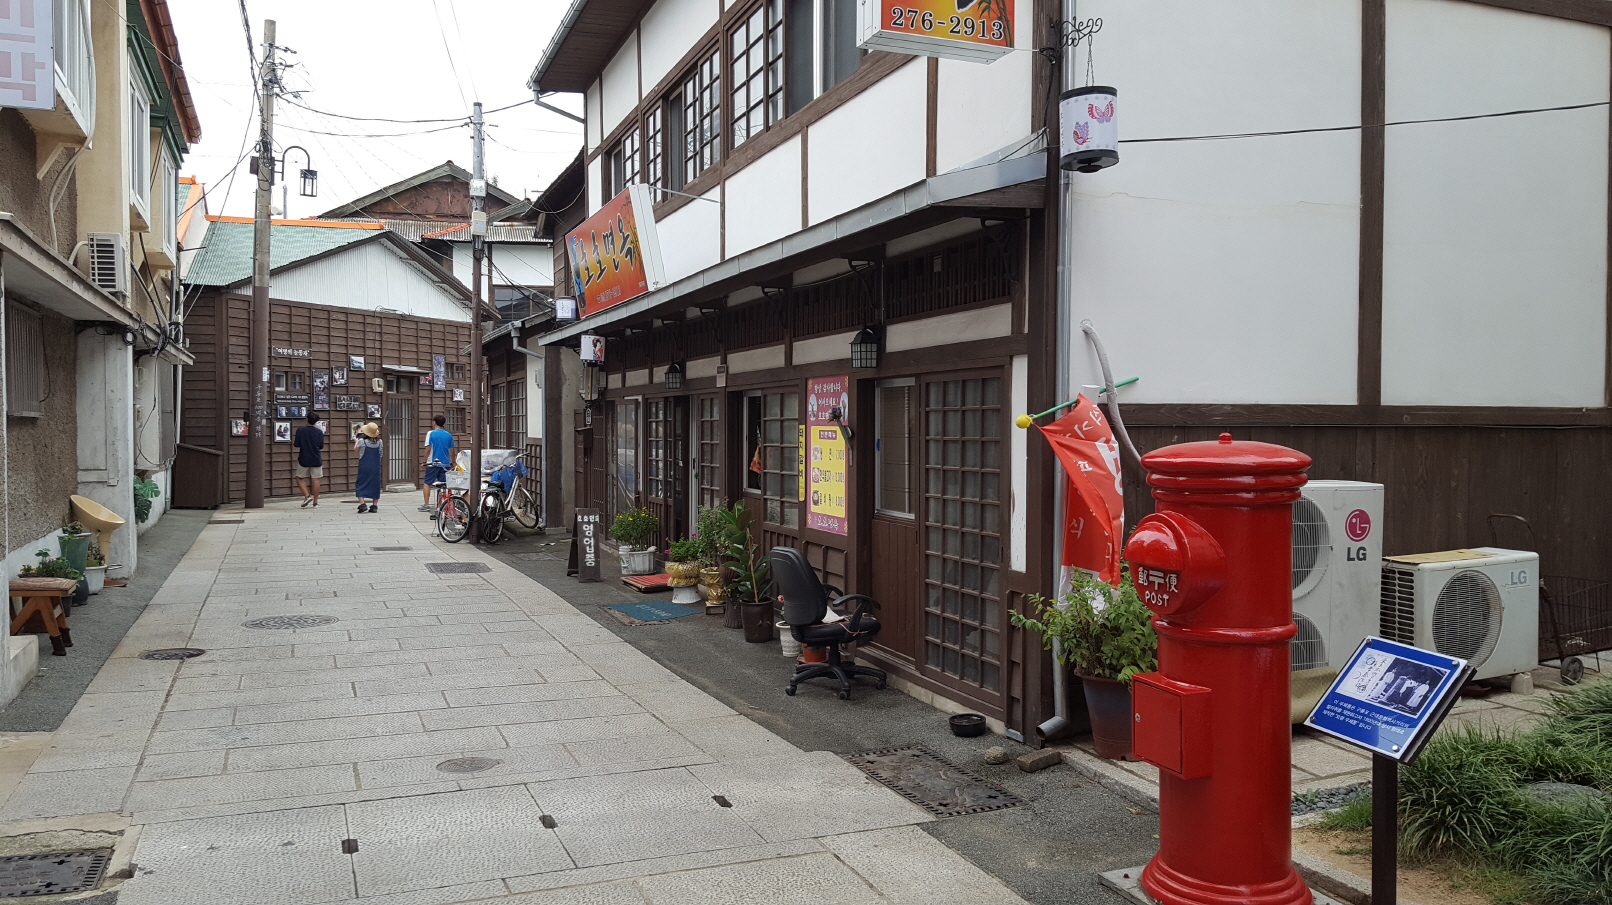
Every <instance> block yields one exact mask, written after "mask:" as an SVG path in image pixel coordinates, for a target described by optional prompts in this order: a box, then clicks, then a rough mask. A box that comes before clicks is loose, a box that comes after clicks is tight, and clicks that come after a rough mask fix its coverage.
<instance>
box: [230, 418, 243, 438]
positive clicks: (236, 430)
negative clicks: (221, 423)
mask: <svg viewBox="0 0 1612 905" xmlns="http://www.w3.org/2000/svg"><path fill="white" fill-rule="evenodd" d="M229 435H230V436H231V437H244V436H246V435H247V431H246V419H244V418H231V419H230V421H229Z"/></svg>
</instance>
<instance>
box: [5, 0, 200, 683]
mask: <svg viewBox="0 0 1612 905" xmlns="http://www.w3.org/2000/svg"><path fill="white" fill-rule="evenodd" d="M180 59H181V57H180V50H179V46H178V44H177V42H176V38H175V35H174V31H173V26H172V22H171V19H170V16H169V10H168V6H167V3H166V2H165V0H127V2H116V3H109V2H91V0H54V2H51V0H36V2H22V3H11V4H6V5H4V6H0V61H4V63H5V69H4V71H5V73H6V78H5V79H4V80H3V81H0V334H3V337H4V342H3V349H4V369H3V375H4V395H3V403H0V404H3V407H4V418H3V423H0V463H3V465H0V481H3V483H4V493H5V498H4V502H3V505H0V520H3V526H0V543H3V548H0V556H3V558H4V564H5V570H6V575H7V576H15V575H16V574H17V571H18V569H19V568H20V567H21V566H23V565H24V564H27V563H31V562H33V561H34V559H33V556H34V553H35V551H36V550H39V549H48V550H50V551H51V552H52V554H53V555H54V553H55V552H56V549H57V544H56V539H55V538H56V535H58V534H59V532H60V530H61V527H62V525H63V524H64V523H66V522H68V521H69V520H82V521H86V522H88V521H90V520H91V518H92V517H94V518H98V519H99V520H100V521H101V522H103V523H105V524H112V523H113V522H114V521H115V520H116V519H121V520H122V523H123V524H122V525H121V526H120V527H118V528H117V529H116V530H113V531H112V532H111V534H110V536H109V538H108V549H106V550H105V551H104V553H105V555H106V561H107V563H108V565H109V566H110V567H111V569H110V574H112V575H115V576H121V577H125V578H127V577H128V576H130V575H132V574H134V573H135V571H136V569H137V567H138V564H139V543H138V538H139V535H140V534H141V533H142V532H143V531H145V529H147V528H149V527H150V526H151V525H154V524H156V522H157V520H158V519H159V518H160V517H161V516H162V513H163V511H164V510H165V509H166V508H168V506H169V502H170V499H171V497H170V490H171V476H172V475H173V473H174V460H175V455H176V440H177V426H178V425H177V413H178V387H179V385H180V382H181V370H182V368H184V367H186V366H188V365H190V364H191V362H192V357H191V355H190V353H189V352H188V351H187V349H186V341H185V337H184V330H183V324H182V316H183V315H182V308H181V306H180V304H179V295H180V287H179V283H178V279H177V276H176V273H175V268H176V267H177V265H178V261H179V245H180V242H181V237H182V233H183V229H184V225H183V222H182V220H183V215H184V214H185V213H186V207H187V206H188V205H189V204H190V202H192V201H193V200H194V191H195V187H194V186H193V185H192V184H190V181H189V180H187V179H182V178H180V177H179V175H178V169H179V166H180V164H181V162H182V161H183V159H184V155H185V153H186V151H187V150H188V149H189V148H190V147H191V145H193V144H194V143H195V142H197V141H198V140H199V139H200V137H201V125H200V123H199V121H198V119H197V116H196V109H195V105H194V104H193V102H192V99H191V95H190V88H189V86H188V85H187V84H186V81H185V75H184V70H183V68H182V66H181V63H180ZM137 494H138V499H137ZM75 495H76V496H79V497H80V498H82V500H84V501H85V502H84V503H82V504H80V505H79V506H77V507H75V506H74V504H73V503H71V502H70V498H71V497H73V496H75ZM148 502H149V504H150V506H149V509H147V508H146V505H145V504H146V503H148ZM137 512H138V513H141V514H137ZM10 641H11V648H10V653H11V655H10V656H0V703H4V702H5V701H9V700H11V698H12V697H13V696H14V695H15V694H16V692H17V690H18V689H19V688H20V687H21V685H22V683H24V682H26V681H27V679H28V677H30V676H31V675H32V674H33V670H32V668H27V667H24V666H23V665H22V664H21V663H20V661H18V658H17V656H16V653H17V650H18V646H19V645H20V644H24V642H25V641H26V643H27V644H32V643H33V638H32V636H19V637H14V638H11V639H10Z"/></svg>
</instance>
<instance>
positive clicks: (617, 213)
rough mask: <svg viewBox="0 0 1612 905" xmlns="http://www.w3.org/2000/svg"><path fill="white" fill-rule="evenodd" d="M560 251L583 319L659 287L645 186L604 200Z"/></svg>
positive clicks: (655, 240)
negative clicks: (567, 262)
mask: <svg viewBox="0 0 1612 905" xmlns="http://www.w3.org/2000/svg"><path fill="white" fill-rule="evenodd" d="M565 252H566V257H567V259H568V260H569V261H570V262H571V280H572V282H573V283H574V284H575V288H576V296H577V298H578V299H580V300H581V302H582V316H583V317H587V316H588V315H590V314H598V313H599V312H600V311H603V310H605V309H606V308H609V307H610V306H612V305H619V304H621V303H622V302H625V301H627V300H628V299H632V298H637V297H638V296H640V295H643V294H644V293H646V292H649V291H651V290H654V289H659V288H660V287H661V286H664V285H665V284H666V275H665V269H664V268H663V267H662V265H661V256H660V239H659V237H658V236H657V235H656V233H655V213H654V199H653V197H652V196H651V195H650V190H649V187H648V186H643V185H629V186H627V189H626V191H624V192H622V193H621V194H619V195H617V196H616V197H614V198H612V199H610V200H609V201H607V202H605V205H604V206H603V207H601V208H599V210H597V211H595V212H594V214H593V216H591V217H589V218H588V219H586V220H584V221H582V225H581V226H578V227H577V228H576V229H575V230H574V231H572V232H571V233H570V234H569V235H567V236H566V237H565Z"/></svg>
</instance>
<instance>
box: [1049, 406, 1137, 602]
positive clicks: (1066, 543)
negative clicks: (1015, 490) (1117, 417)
mask: <svg viewBox="0 0 1612 905" xmlns="http://www.w3.org/2000/svg"><path fill="white" fill-rule="evenodd" d="M1041 433H1042V435H1043V436H1045V437H1046V438H1047V442H1048V443H1050V444H1051V445H1052V451H1053V453H1055V454H1056V455H1057V456H1058V461H1060V462H1062V463H1063V468H1064V473H1065V474H1066V475H1067V477H1068V478H1069V484H1068V486H1067V487H1066V488H1065V491H1064V494H1065V496H1064V519H1065V522H1064V535H1063V564H1064V565H1066V566H1074V567H1076V568H1080V569H1086V570H1087V571H1090V572H1095V573H1097V576H1098V577H1099V578H1101V579H1102V580H1104V581H1106V582H1108V583H1109V584H1116V585H1117V584H1119V554H1120V548H1121V547H1122V546H1123V545H1124V543H1125V498H1124V489H1123V486H1124V485H1123V479H1122V478H1121V476H1120V466H1119V444H1118V443H1117V442H1115V440H1114V431H1113V429H1112V428H1110V427H1109V426H1108V419H1107V418H1104V417H1103V413H1102V411H1101V410H1100V409H1098V408H1097V405H1096V403H1094V402H1092V401H1091V400H1090V399H1087V398H1086V397H1085V396H1080V397H1078V398H1077V399H1076V400H1075V405H1074V407H1073V408H1071V409H1070V410H1069V413H1068V414H1066V415H1064V416H1063V417H1062V418H1059V419H1058V420H1057V421H1054V422H1052V423H1051V424H1048V425H1047V426H1045V427H1042V428H1041Z"/></svg>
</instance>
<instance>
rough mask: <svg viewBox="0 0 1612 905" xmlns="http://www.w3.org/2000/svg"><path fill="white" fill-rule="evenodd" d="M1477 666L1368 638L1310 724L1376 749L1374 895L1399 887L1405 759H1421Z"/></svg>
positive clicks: (1387, 898)
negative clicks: (1401, 788) (1401, 767)
mask: <svg viewBox="0 0 1612 905" xmlns="http://www.w3.org/2000/svg"><path fill="white" fill-rule="evenodd" d="M1474 672H1475V670H1473V669H1472V667H1470V666H1468V665H1467V662H1466V661H1465V660H1461V659H1458V658H1456V657H1447V656H1445V655H1443V654H1440V653H1436V652H1434V651H1430V650H1422V649H1421V648H1419V647H1411V646H1410V645H1408V644H1399V643H1397V642H1394V641H1387V640H1384V639H1382V638H1367V639H1366V640H1365V641H1363V642H1361V645H1360V647H1359V648H1357V649H1356V650H1355V652H1354V656H1352V657H1350V658H1349V662H1348V664H1347V665H1345V666H1344V668H1343V669H1342V670H1341V671H1340V672H1339V673H1338V678H1337V680H1336V681H1334V682H1333V683H1332V687H1331V688H1329V689H1327V693H1326V694H1325V695H1324V696H1322V698H1321V701H1320V703H1318V704H1316V705H1315V709H1314V710H1312V711H1310V715H1309V716H1308V717H1307V718H1306V719H1305V720H1304V725H1306V726H1309V727H1311V728H1312V729H1319V730H1320V731H1322V732H1325V733H1326V734H1328V735H1331V736H1334V737H1336V738H1340V739H1342V740H1344V741H1346V742H1348V743H1349V744H1351V745H1354V746H1356V747H1359V748H1363V749H1365V750H1367V751H1370V752H1371V901H1373V902H1397V901H1399V899H1398V894H1399V890H1398V887H1399V855H1398V849H1399V839H1398V837H1399V765H1400V764H1408V763H1411V762H1412V761H1414V760H1416V757H1417V755H1419V754H1421V753H1422V748H1423V747H1424V746H1425V745H1426V744H1427V741H1428V739H1430V738H1432V737H1433V733H1434V731H1436V730H1437V729H1438V727H1439V724H1440V723H1442V722H1444V718H1445V717H1446V716H1448V715H1449V712H1450V708H1451V707H1453V706H1454V705H1455V700H1456V698H1457V697H1458V696H1459V692H1460V691H1461V686H1463V685H1465V684H1466V683H1468V682H1470V681H1472V676H1473V673H1474Z"/></svg>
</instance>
